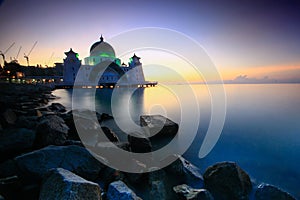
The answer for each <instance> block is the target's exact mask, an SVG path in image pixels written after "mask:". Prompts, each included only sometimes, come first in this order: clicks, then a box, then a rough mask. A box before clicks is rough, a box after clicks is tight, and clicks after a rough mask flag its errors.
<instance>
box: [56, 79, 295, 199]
mask: <svg viewBox="0 0 300 200" xmlns="http://www.w3.org/2000/svg"><path fill="white" fill-rule="evenodd" d="M224 88H225V91H226V96H227V104H226V105H227V107H226V109H227V113H226V120H225V125H224V128H223V131H222V134H221V137H220V139H219V140H218V142H217V144H216V146H215V147H214V149H213V150H212V151H211V152H210V153H209V154H208V155H207V156H206V157H205V158H203V159H199V158H198V152H199V148H200V146H201V144H202V141H203V138H204V136H205V134H206V131H207V128H208V125H209V122H210V117H211V107H212V105H211V103H210V95H209V92H208V90H207V87H206V86H205V85H191V86H186V85H168V86H157V87H155V88H146V89H138V90H136V91H135V92H134V93H132V91H131V90H127V89H118V90H119V91H118V93H116V94H115V95H112V90H110V89H102V90H97V91H96V95H95V97H94V96H93V95H91V93H90V92H88V91H87V92H86V94H85V93H84V94H85V95H82V96H81V97H77V98H80V100H82V104H81V106H82V108H90V107H91V105H90V98H95V102H96V103H95V104H96V105H95V108H96V110H97V111H98V112H100V113H102V112H106V113H109V114H113V115H114V117H115V118H117V119H118V120H120V121H123V122H124V121H125V122H126V120H128V119H126V116H127V115H126V114H127V112H129V113H130V118H131V119H132V120H133V121H134V122H135V123H136V124H139V116H140V115H142V114H162V115H164V116H168V118H170V119H172V120H173V121H175V122H177V123H179V124H180V122H181V121H182V120H183V118H186V116H187V115H186V114H185V115H182V114H183V113H191V116H194V115H193V113H194V112H199V113H200V123H199V128H198V132H197V135H196V138H195V139H194V141H193V143H192V145H191V146H190V148H189V149H188V150H187V151H186V152H185V154H184V157H185V158H186V159H188V160H190V161H191V162H192V163H194V164H195V165H197V166H198V167H199V168H200V169H201V170H202V171H203V172H204V171H205V169H206V168H207V167H208V166H210V165H212V164H214V163H216V162H220V161H234V162H237V163H238V164H239V165H240V166H241V167H242V168H243V169H244V170H245V171H247V172H248V174H249V175H250V176H251V178H252V181H254V182H255V183H257V184H259V183H261V182H265V183H270V184H273V185H276V186H279V187H280V188H282V189H284V190H286V191H288V192H290V193H291V194H293V195H294V196H295V197H296V198H300V192H299V188H300V184H299V183H300V181H299V180H300V159H299V156H300V137H299V136H300V84H249V85H247V84H232V85H230V84H228V85H224ZM192 91H194V92H192ZM54 94H55V95H56V96H58V97H60V99H57V100H55V101H56V102H60V103H62V104H63V105H65V106H66V107H67V108H68V109H71V107H72V104H71V98H72V90H56V91H54ZM111 96H113V103H112V104H111ZM193 100H196V101H197V102H198V106H199V109H198V108H197V106H196V107H195V104H193V103H192V102H193ZM111 105H113V109H111V107H112V106H111ZM92 106H93V105H92ZM188 120H190V121H191V122H194V121H196V122H197V119H194V118H192V117H190V119H188ZM127 129H130V127H127ZM124 131H125V132H126V131H128V130H124ZM180 134H186V135H187V134H191V133H190V132H189V131H185V132H184V133H180Z"/></svg>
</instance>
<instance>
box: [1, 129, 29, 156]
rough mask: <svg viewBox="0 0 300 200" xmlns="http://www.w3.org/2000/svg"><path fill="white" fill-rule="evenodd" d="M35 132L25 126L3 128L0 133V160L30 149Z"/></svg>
mask: <svg viewBox="0 0 300 200" xmlns="http://www.w3.org/2000/svg"><path fill="white" fill-rule="evenodd" d="M34 139H35V132H34V131H33V130H29V129H25V128H19V129H18V128H14V129H4V130H3V131H2V132H1V133H0V162H1V161H4V160H6V159H8V158H12V157H15V156H16V155H18V154H21V153H23V152H26V151H28V150H30V149H31V148H32V146H33V142H34Z"/></svg>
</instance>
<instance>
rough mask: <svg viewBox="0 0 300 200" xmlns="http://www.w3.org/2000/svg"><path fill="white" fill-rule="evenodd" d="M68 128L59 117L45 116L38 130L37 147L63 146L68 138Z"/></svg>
mask: <svg viewBox="0 0 300 200" xmlns="http://www.w3.org/2000/svg"><path fill="white" fill-rule="evenodd" d="M68 130H69V128H68V126H67V125H66V124H65V122H64V120H63V119H62V118H60V117H58V116H57V115H47V116H43V117H42V118H41V119H40V121H39V123H38V125H37V128H36V140H35V146H36V147H44V146H48V145H63V144H64V143H65V142H66V139H67V137H68Z"/></svg>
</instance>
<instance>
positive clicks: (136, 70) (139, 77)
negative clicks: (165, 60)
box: [127, 54, 145, 84]
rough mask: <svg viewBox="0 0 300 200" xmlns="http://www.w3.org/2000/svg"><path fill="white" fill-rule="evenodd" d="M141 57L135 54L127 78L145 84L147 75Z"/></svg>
mask: <svg viewBox="0 0 300 200" xmlns="http://www.w3.org/2000/svg"><path fill="white" fill-rule="evenodd" d="M140 59H141V58H140V57H138V56H136V55H135V54H133V56H132V57H131V58H130V62H129V63H128V65H129V67H130V68H132V69H131V70H130V72H129V74H128V76H129V77H127V80H129V81H131V82H132V83H135V84H144V83H145V76H144V72H143V67H142V63H141V62H140Z"/></svg>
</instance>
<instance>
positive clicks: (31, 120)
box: [16, 111, 41, 129]
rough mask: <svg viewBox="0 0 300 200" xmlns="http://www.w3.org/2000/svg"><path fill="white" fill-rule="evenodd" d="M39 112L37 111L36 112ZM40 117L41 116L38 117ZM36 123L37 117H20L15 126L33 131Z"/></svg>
mask: <svg viewBox="0 0 300 200" xmlns="http://www.w3.org/2000/svg"><path fill="white" fill-rule="evenodd" d="M37 112H39V111H37ZM40 116H41V115H40ZM37 123H38V116H23V115H22V116H20V117H19V118H18V120H17V122H16V126H17V127H20V128H28V129H35V128H36V126H37Z"/></svg>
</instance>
